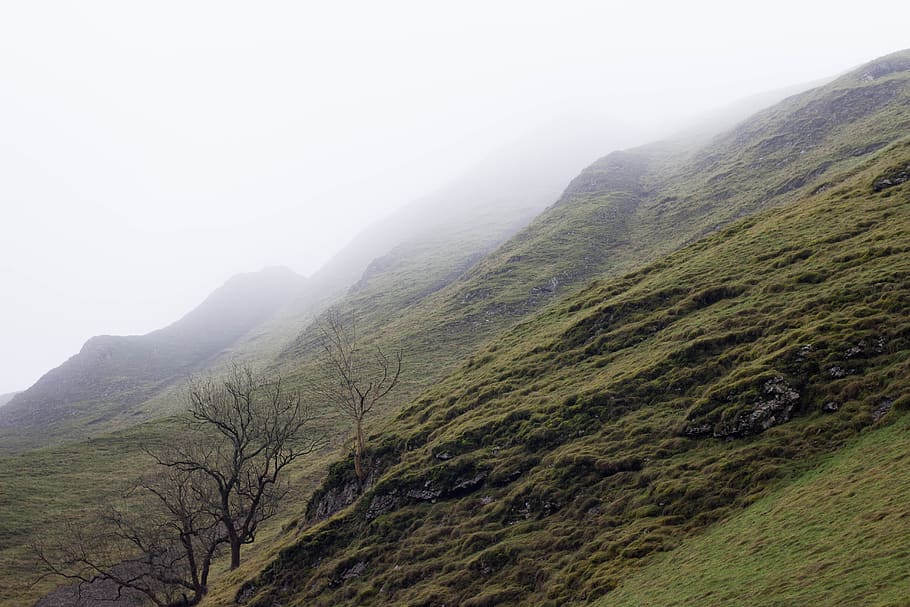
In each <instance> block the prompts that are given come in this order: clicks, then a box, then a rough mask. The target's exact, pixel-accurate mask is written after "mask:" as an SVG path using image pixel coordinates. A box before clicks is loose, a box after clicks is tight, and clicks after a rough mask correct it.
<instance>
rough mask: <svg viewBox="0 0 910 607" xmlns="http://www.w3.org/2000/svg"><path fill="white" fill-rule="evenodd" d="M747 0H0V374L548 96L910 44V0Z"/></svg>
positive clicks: (665, 117) (346, 206)
mask: <svg viewBox="0 0 910 607" xmlns="http://www.w3.org/2000/svg"><path fill="white" fill-rule="evenodd" d="M740 4H741V3H737V2H729V1H727V2H716V3H713V2H692V1H687V2H664V3H661V2H644V1H638V2H631V1H627V2H568V1H559V2H556V1H554V2H550V3H537V2H493V1H486V2H465V1H461V2H446V3H439V2H428V1H422V2H394V1H389V0H384V1H382V2H344V1H336V2H287V3H280V2H252V1H249V2H242V3H240V2H224V1H205V2H193V1H190V0H186V1H182V2H163V1H160V0H159V1H156V2H123V1H122V0H120V1H111V2H92V1H83V2H71V3H66V2H41V1H29V2H14V1H7V2H2V4H0V289H2V291H0V393H2V392H6V391H11V390H18V389H24V388H25V387H27V386H28V385H30V384H31V383H32V382H34V381H35V380H36V379H37V378H38V377H39V376H40V375H41V374H42V373H43V372H45V371H47V370H48V369H50V368H51V367H54V366H56V365H58V364H60V363H61V362H62V361H63V360H64V359H65V358H66V357H68V356H69V355H71V354H73V353H75V352H76V351H78V349H79V348H80V347H81V345H82V343H83V342H84V341H85V340H86V339H87V338H88V337H90V336H92V335H94V334H99V333H109V334H129V333H144V332H147V331H149V330H152V329H155V328H157V327H160V326H163V325H165V324H167V323H169V322H171V321H173V320H175V319H176V318H178V317H179V316H181V315H182V314H183V313H184V312H186V311H187V310H189V309H190V308H191V307H192V306H194V305H195V304H197V303H198V302H199V301H201V299H202V298H203V297H204V296H205V295H206V294H207V293H208V292H210V291H211V290H212V289H214V288H215V287H217V286H218V285H220V284H221V283H222V282H223V281H224V280H225V279H227V278H228V277H229V276H230V275H232V274H234V273H237V272H240V271H249V270H256V269H259V268H261V267H262V266H265V265H274V264H280V265H287V266H290V267H291V268H293V269H295V270H297V271H298V272H300V273H303V274H309V273H311V272H312V271H314V270H315V269H316V268H318V267H319V266H320V264H322V263H323V262H324V261H326V260H327V258H328V257H330V256H331V255H332V254H333V253H334V252H335V251H336V250H337V249H338V248H340V247H341V246H343V245H344V244H345V243H346V242H347V241H349V240H350V239H351V238H352V237H353V236H354V235H355V234H356V232H357V231H358V230H360V229H362V228H363V227H365V226H366V225H367V224H368V223H370V222H371V221H373V220H375V219H377V218H379V217H381V216H383V215H384V214H386V213H388V212H389V210H390V209H393V208H395V207H397V206H400V205H402V204H404V203H407V202H408V201H409V200H411V199H413V198H415V197H417V196H419V195H421V194H423V193H426V192H427V191H429V190H432V189H433V188H435V187H437V186H439V185H440V184H442V183H444V182H445V181H447V180H448V179H450V178H452V177H455V176H456V175H457V174H458V173H459V172H460V171H461V170H463V169H464V168H466V167H468V166H469V165H471V164H472V163H474V162H476V161H477V160H478V159H480V158H482V157H483V156H484V155H485V154H486V153H488V152H489V151H490V150H491V149H493V148H496V147H498V146H499V145H501V144H504V143H508V142H509V141H510V140H512V139H515V138H517V137H520V136H521V135H522V134H524V133H525V132H527V131H529V130H532V129H534V128H535V127H537V126H538V125H540V124H542V123H546V122H547V121H548V120H549V119H551V118H552V117H555V116H562V115H566V114H574V113H580V112H583V113H589V114H590V113H593V114H596V115H600V116H604V117H605V118H607V119H610V118H612V119H619V120H623V121H626V122H628V123H631V124H633V125H637V126H641V127H644V128H645V129H646V130H649V132H651V133H657V132H660V130H661V129H662V128H667V127H668V126H670V125H678V124H680V122H681V121H682V120H684V119H685V118H687V117H691V116H693V115H697V114H699V113H701V112H703V111H705V110H708V109H710V108H712V107H718V106H722V105H724V104H726V103H729V102H731V101H734V100H736V99H737V98H740V97H743V96H747V95H750V94H753V93H758V92H762V91H765V90H769V89H774V88H778V87H781V86H785V85H790V84H794V83H799V82H803V81H809V80H814V79H817V78H820V77H825V76H828V75H832V74H834V73H837V72H840V71H843V70H845V69H848V68H850V67H852V66H854V65H856V64H859V63H862V62H864V61H867V60H871V59H873V58H875V57H877V56H880V55H883V54H886V53H889V52H892V51H895V50H899V49H901V48H903V47H906V46H910V36H907V28H906V27H904V26H905V25H906V24H907V23H908V22H910V20H908V17H910V8H908V3H906V2H897V1H893V2H881V1H876V0H866V1H864V2H851V3H839V2H831V1H828V2H795V1H793V0H790V1H788V2H774V1H764V2H755V3H749V4H748V8H741V7H740V6H739V5H740ZM841 4H850V5H852V8H851V9H850V10H846V9H841V8H839V6H840V5H841ZM609 151H610V150H609V149H604V150H603V152H604V153H607V152H609ZM592 160H593V158H592Z"/></svg>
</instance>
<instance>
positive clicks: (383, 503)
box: [367, 489, 401, 521]
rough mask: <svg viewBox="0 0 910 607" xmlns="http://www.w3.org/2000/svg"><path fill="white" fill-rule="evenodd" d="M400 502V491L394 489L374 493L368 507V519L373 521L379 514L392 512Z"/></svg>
mask: <svg viewBox="0 0 910 607" xmlns="http://www.w3.org/2000/svg"><path fill="white" fill-rule="evenodd" d="M400 504H401V498H400V497H398V492H397V491H395V490H394V489H393V490H392V491H390V492H389V493H382V494H379V495H374V496H373V499H372V500H370V505H369V507H368V508H367V520H370V521H371V520H373V519H374V518H376V517H378V516H381V515H383V514H386V513H387V512H391V511H392V510H395V509H396V508H398V506H399V505H400Z"/></svg>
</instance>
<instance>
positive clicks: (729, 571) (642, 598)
mask: <svg viewBox="0 0 910 607" xmlns="http://www.w3.org/2000/svg"><path fill="white" fill-rule="evenodd" d="M908 464H910V416H907V415H904V416H903V417H901V418H900V420H899V421H898V422H897V423H895V424H892V425H890V426H887V427H884V428H880V429H877V430H875V431H874V432H870V433H868V434H866V435H865V436H863V437H862V438H861V439H860V440H858V441H856V442H855V443H854V444H851V445H850V447H849V448H846V449H844V450H842V451H841V452H839V453H838V454H837V455H836V456H835V457H833V458H831V459H830V460H829V461H825V462H824V463H823V464H822V465H821V466H820V467H819V468H818V469H814V470H811V471H809V472H807V473H805V474H803V475H801V476H800V477H799V478H798V479H796V480H795V481H794V482H793V483H790V484H788V485H787V486H785V487H784V488H783V489H781V490H780V491H776V492H774V493H773V494H771V495H769V496H768V497H767V498H764V499H762V500H760V501H759V502H757V503H756V504H755V505H754V506H752V507H750V508H748V509H746V510H745V511H744V512H742V513H741V514H737V515H735V516H733V517H731V518H730V519H729V520H728V521H725V522H724V523H723V524H722V525H718V526H717V527H716V528H715V529H712V530H711V531H710V532H709V533H706V534H704V535H703V536H700V537H698V538H695V539H694V540H693V541H691V542H686V543H684V544H683V545H682V546H680V547H679V548H678V549H676V550H674V551H673V552H670V553H668V554H666V555H661V556H659V557H657V558H655V559H654V560H653V562H651V563H649V564H648V565H647V566H646V567H645V568H643V569H642V570H641V571H639V572H637V573H636V574H635V575H634V576H632V577H631V578H630V579H629V580H628V581H627V582H625V583H623V584H622V585H621V586H620V587H619V588H617V589H616V591H614V592H611V593H610V594H608V595H607V597H606V598H605V599H604V600H603V601H602V602H600V603H598V605H599V606H600V607H613V606H618V605H626V606H629V607H637V606H638V605H651V606H653V607H663V606H667V607H669V606H670V605H690V606H695V605H704V606H705V607H719V606H721V605H744V604H747V605H753V606H756V607H771V606H772V605H812V604H815V605H895V606H897V605H906V603H907V567H906V565H907V555H908V554H910V465H908Z"/></svg>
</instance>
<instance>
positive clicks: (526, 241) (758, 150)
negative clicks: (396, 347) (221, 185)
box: [282, 51, 910, 410]
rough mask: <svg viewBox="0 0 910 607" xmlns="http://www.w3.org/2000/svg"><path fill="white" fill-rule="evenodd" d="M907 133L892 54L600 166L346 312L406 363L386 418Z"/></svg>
mask: <svg viewBox="0 0 910 607" xmlns="http://www.w3.org/2000/svg"><path fill="white" fill-rule="evenodd" d="M907 132H910V51H902V52H900V53H895V54H893V55H889V56H888V57H884V58H881V59H878V60H876V61H874V62H872V63H870V64H867V65H865V66H863V67H861V68H859V69H857V70H855V71H853V72H851V73H850V74H847V75H845V76H842V77H841V78H838V79H836V80H834V81H832V82H830V83H828V84H826V85H824V86H821V87H818V88H815V89H812V90H810V91H807V92H804V93H801V94H798V95H795V96H792V97H789V98H787V99H785V100H784V101H782V102H780V103H778V104H775V105H774V106H773V107H771V108H769V109H767V110H764V111H762V112H759V113H758V114H756V115H754V116H752V117H750V118H749V119H747V120H745V121H743V122H742V123H740V124H739V125H738V126H737V127H735V128H733V129H731V130H729V131H727V132H726V133H724V134H722V135H719V136H717V137H715V138H713V139H712V140H710V141H708V142H704V141H701V140H696V141H693V140H690V139H685V140H683V139H681V140H676V141H670V142H663V143H659V144H652V145H648V146H644V147H641V148H636V149H633V150H627V151H622V152H614V153H612V154H609V155H608V156H606V157H604V158H602V159H601V160H599V161H597V162H596V163H594V164H593V165H591V166H590V167H588V168H587V169H585V170H584V171H583V172H582V173H581V174H580V175H579V176H578V177H576V178H575V179H574V180H573V181H572V182H571V183H570V184H569V186H568V188H567V189H566V191H565V192H564V193H563V195H562V197H561V198H560V199H559V200H558V202H557V203H556V204H554V205H552V206H551V207H550V208H548V209H547V210H546V211H544V212H543V213H542V214H541V215H539V216H538V217H537V218H536V219H535V220H534V221H533V222H532V223H531V224H530V225H529V226H528V227H526V228H524V229H523V230H521V231H520V232H518V233H517V234H516V235H515V236H514V237H512V238H510V239H509V240H508V241H507V242H505V243H504V244H503V245H502V246H500V247H499V248H497V249H496V250H495V251H494V252H493V253H492V254H490V255H488V256H486V257H485V258H483V259H482V260H481V261H480V262H479V263H476V264H475V265H473V266H471V267H470V269H469V270H468V271H467V272H465V273H464V274H463V275H461V276H459V277H458V278H457V280H454V281H453V282H452V283H451V284H449V285H448V286H445V287H444V288H440V289H439V290H437V291H435V292H432V293H431V294H429V295H428V296H425V297H422V298H411V299H409V298H408V297H407V296H406V294H405V293H401V292H400V291H399V289H401V286H400V285H401V284H404V281H397V282H394V283H385V284H380V286H381V289H374V290H373V291H372V294H371V295H370V297H368V298H366V297H365V298H362V299H361V300H360V301H359V302H358V300H356V299H355V300H353V301H351V302H345V303H344V305H346V306H348V307H352V308H354V309H355V310H357V311H358V314H359V315H360V316H361V318H362V320H363V331H362V333H363V335H364V338H365V339H366V340H371V339H373V340H376V341H377V342H379V343H398V344H401V345H402V346H403V347H404V348H405V350H406V351H407V352H408V353H409V359H410V360H409V365H410V370H411V372H410V374H409V376H410V381H409V383H408V384H406V385H405V386H404V387H403V389H402V390H401V392H400V393H399V395H398V396H399V399H398V401H397V402H396V403H391V407H390V409H392V410H394V409H395V407H397V406H398V405H400V404H403V403H406V402H408V400H410V399H411V398H414V397H416V396H417V395H418V394H419V393H420V392H421V391H422V390H423V389H425V388H426V387H427V386H429V385H432V384H433V383H434V382H436V381H438V380H439V379H440V378H441V377H443V376H444V375H445V374H446V373H448V372H449V371H451V369H452V368H453V365H454V364H455V363H456V362H457V361H459V360H461V359H462V358H463V357H464V356H467V355H469V354H470V353H471V352H473V351H474V350H475V349H476V348H478V347H479V346H480V345H481V344H483V343H484V342H485V341H486V340H488V339H490V338H491V337H492V336H494V335H496V334H498V333H499V332H501V331H503V330H505V329H507V328H508V327H510V326H512V325H514V324H515V323H516V322H518V321H520V320H521V319H523V318H527V317H528V316H530V315H531V314H534V313H536V312H538V311H540V310H541V309H542V308H543V307H545V306H546V305H547V304H549V303H551V302H553V301H556V300H558V299H560V298H562V297H565V296H566V295H568V294H570V293H572V292H574V291H576V290H577V289H579V288H581V287H582V286H583V285H584V284H586V283H587V282H588V281H589V280H591V279H593V278H596V277H600V276H605V275H618V274H620V273H622V272H626V271H630V270H632V269H634V268H637V267H640V266H641V265H643V264H644V263H648V262H651V261H654V260H656V259H659V258H660V257H662V256H664V255H667V254H669V253H670V252H672V251H674V250H677V249H678V248H680V247H682V246H684V245H686V244H689V243H691V242H694V241H696V240H698V239H699V238H701V237H703V236H705V235H707V234H710V233H713V232H715V231H717V230H718V229H720V228H722V227H723V226H725V225H727V224H729V223H730V222H733V221H736V220H737V219H739V218H742V217H745V216H748V215H750V214H752V213H755V212H757V211H760V210H762V209H767V208H772V207H774V206H777V205H780V204H784V203H786V202H787V201H791V200H793V199H795V198H798V197H800V196H805V195H809V194H811V193H813V192H821V191H824V190H825V189H826V188H828V187H830V177H831V175H834V174H837V173H838V172H840V171H844V170H848V169H850V168H851V167H855V166H858V165H859V164H860V163H862V162H863V161H864V160H865V159H867V158H868V157H869V156H870V155H872V154H874V153H875V152H876V151H878V150H881V149H882V148H883V146H886V145H888V144H890V143H892V142H894V141H897V140H898V139H900V138H902V137H904V136H905V134H906V133H907ZM402 303H404V304H405V305H402ZM386 304H389V305H388V306H387V305H386ZM317 337H318V334H317V333H315V332H314V331H312V330H309V331H306V332H304V333H303V334H301V336H300V337H298V339H297V340H296V341H295V343H294V344H293V345H292V346H291V347H289V348H288V349H287V350H286V351H285V352H284V354H283V355H282V360H283V361H284V365H285V368H286V369H288V370H289V372H291V373H293V372H294V370H295V369H297V370H299V369H301V368H303V367H302V364H305V363H306V361H307V360H308V357H309V356H310V355H311V354H312V352H313V351H314V348H315V344H316V338H317Z"/></svg>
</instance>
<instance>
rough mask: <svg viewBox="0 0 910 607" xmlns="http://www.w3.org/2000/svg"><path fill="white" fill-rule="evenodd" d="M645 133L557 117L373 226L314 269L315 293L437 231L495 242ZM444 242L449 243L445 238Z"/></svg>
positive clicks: (333, 291) (339, 289) (334, 290)
mask: <svg viewBox="0 0 910 607" xmlns="http://www.w3.org/2000/svg"><path fill="white" fill-rule="evenodd" d="M640 138H641V135H640V134H638V133H636V132H634V131H633V130H631V129H630V128H628V127H624V126H622V125H620V124H616V123H610V122H605V121H604V120H603V119H601V118H598V117H594V116H565V117H562V118H559V119H554V120H552V121H551V122H550V123H548V124H546V125H543V126H541V127H540V128H538V129H537V130H536V131H534V132H531V133H529V134H527V135H526V136H524V137H523V138H521V139H519V140H517V141H514V142H512V143H510V144H508V145H505V146H503V147H502V148H500V149H497V150H495V151H493V152H492V153H491V154H489V155H488V156H487V157H486V158H484V159H483V160H482V161H481V162H479V163H478V164H477V165H476V166H474V167H473V168H471V169H470V170H468V171H466V172H465V173H464V174H462V175H460V176H458V177H457V178H455V179H453V180H452V181H451V182H450V183H447V184H446V185H444V186H443V187H440V188H439V189H438V190H436V191H435V192H432V193H430V194H428V195H426V196H424V197H422V198H420V199H418V200H415V201H414V202H412V203H410V204H408V205H406V206H404V207H402V208H401V209H399V210H398V211H396V212H394V213H392V214H390V215H389V216H388V217H386V218H384V219H382V220H380V221H378V222H376V223H375V224H374V225H372V226H370V227H369V228H368V229H366V230H365V231H364V232H362V233H361V234H359V235H358V236H357V237H356V238H354V239H353V240H352V241H351V243H349V244H348V245H347V246H345V247H344V248H343V249H342V250H341V251H340V252H339V253H338V254H337V255H335V256H334V257H333V258H332V259H331V260H330V261H329V262H328V263H327V264H326V265H325V266H323V267H322V268H321V269H320V270H319V271H317V272H316V273H315V274H313V276H312V277H311V281H312V283H313V285H315V287H314V290H316V291H318V292H320V293H323V294H325V297H327V298H334V297H335V296H337V295H341V294H343V293H344V292H346V291H347V289H348V288H349V287H350V286H351V285H352V284H354V283H355V282H357V281H358V280H359V279H360V278H361V276H362V274H363V272H364V271H365V270H367V268H368V266H369V265H370V264H371V263H373V262H374V261H375V260H377V259H379V258H382V257H384V256H386V255H388V254H389V253H391V252H392V251H393V249H395V248H396V247H398V246H401V245H407V244H408V243H409V242H410V241H412V240H415V239H417V240H423V241H428V242H431V241H432V240H433V239H434V238H435V236H434V235H442V238H443V239H444V238H446V237H447V236H449V235H450V232H451V235H454V234H456V233H460V234H461V235H468V236H471V237H473V238H475V239H483V240H487V241H490V242H493V243H494V244H498V242H499V241H500V240H497V239H496V238H491V237H490V236H489V235H487V232H488V231H491V230H492V231H493V232H494V233H495V234H496V235H497V236H499V235H500V233H501V232H508V233H510V232H512V231H515V230H517V229H518V228H520V227H523V226H524V225H526V224H527V223H528V222H529V221H530V220H531V219H532V218H533V217H534V216H535V215H537V214H538V213H539V212H540V211H541V210H543V209H544V207H546V206H547V205H549V204H551V203H552V202H553V201H554V200H556V198H557V197H558V196H559V194H560V193H561V192H562V190H563V188H564V187H565V184H566V183H568V181H569V180H570V179H572V177H574V176H575V175H577V174H578V172H579V171H580V170H581V169H582V168H584V167H585V166H587V165H588V164H589V163H590V162H591V160H592V159H594V158H597V156H598V155H600V154H602V153H603V150H604V148H607V149H615V148H622V147H626V146H628V145H630V143H631V142H633V141H637V140H640ZM439 245H440V249H445V248H446V245H445V242H440V243H439ZM468 252H469V253H470V252H472V249H470V248H468ZM461 253H462V252H461V251H460V250H458V249H452V250H451V251H449V254H454V255H456V256H459V257H460V256H461ZM456 265H457V264H456Z"/></svg>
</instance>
